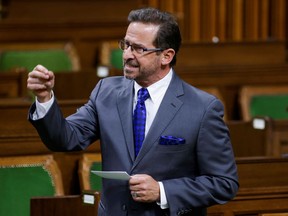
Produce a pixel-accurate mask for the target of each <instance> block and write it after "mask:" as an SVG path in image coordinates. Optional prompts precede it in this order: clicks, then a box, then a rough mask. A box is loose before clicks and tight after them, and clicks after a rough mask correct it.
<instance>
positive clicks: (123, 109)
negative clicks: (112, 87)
mask: <svg viewBox="0 0 288 216" xmlns="http://www.w3.org/2000/svg"><path fill="white" fill-rule="evenodd" d="M132 103H133V82H129V84H128V85H127V87H126V88H124V89H123V91H120V92H119V94H118V97H117V107H118V112H119V117H120V119H121V125H122V130H123V134H124V137H125V140H126V145H127V149H128V151H129V154H130V157H131V160H132V161H133V160H134V158H135V153H134V140H133V125H132V122H133V120H132V116H133V115H132V113H133V110H132V109H133V106H132Z"/></svg>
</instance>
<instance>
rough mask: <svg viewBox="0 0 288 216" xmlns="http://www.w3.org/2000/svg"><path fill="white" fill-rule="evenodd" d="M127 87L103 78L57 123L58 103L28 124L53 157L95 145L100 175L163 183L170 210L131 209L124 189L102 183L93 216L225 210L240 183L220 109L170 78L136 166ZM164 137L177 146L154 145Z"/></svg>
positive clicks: (116, 182)
mask: <svg viewBox="0 0 288 216" xmlns="http://www.w3.org/2000/svg"><path fill="white" fill-rule="evenodd" d="M133 82H134V81H131V80H128V79H126V78H124V77H109V78H105V79H103V80H101V81H99V82H98V84H97V86H96V87H95V89H94V90H93V91H92V93H91V95H90V99H89V101H88V102H87V104H85V105H84V106H82V107H80V108H79V109H78V110H77V112H76V113H75V114H73V115H71V116H69V117H67V118H66V119H65V118H63V116H62V114H61V111H60V109H59V106H58V104H57V101H56V100H55V102H54V104H53V105H52V107H51V108H50V110H49V112H48V113H47V115H46V116H45V117H44V118H42V119H39V120H36V121H33V120H32V119H31V116H32V113H33V112H34V111H35V104H33V105H32V106H31V109H30V114H29V119H30V121H31V123H32V124H33V125H34V126H35V128H36V129H37V131H38V133H39V135H40V137H41V139H42V141H43V142H44V143H45V145H47V147H48V148H49V149H51V150H53V151H73V150H74V151H75V150H82V149H85V148H86V147H87V146H89V145H90V144H91V143H92V142H94V141H95V140H96V139H100V140H101V152H102V168H103V170H119V171H120V170H121V171H127V172H128V173H129V174H130V175H133V174H148V175H151V176H152V177H153V178H154V179H156V180H157V181H162V182H163V185H164V188H165V193H166V196H167V200H168V203H169V209H167V210H161V209H160V207H159V206H158V205H157V204H156V203H149V204H145V203H137V202H135V201H133V199H132V197H131V195H130V191H129V186H128V182H127V181H120V180H107V179H103V191H102V194H101V202H100V205H99V215H112V216H121V215H123V216H124V215H135V216H136V215H137V216H141V215H147V216H154V215H205V212H206V207H209V206H211V205H214V204H219V203H221V204H222V203H225V202H227V201H229V200H230V199H232V198H233V197H234V196H235V195H236V192H237V190H238V177H237V169H236V165H235V160H234V155H233V150H232V147H231V143H230V138H229V131H228V129H227V127H226V125H225V123H224V122H223V119H222V116H223V105H222V104H221V102H220V101H219V100H218V99H217V98H215V97H214V96H212V95H210V94H208V93H205V92H203V91H201V90H199V89H197V88H195V87H193V86H191V85H189V84H187V83H185V82H184V81H183V80H181V79H180V78H179V77H178V76H177V75H176V74H175V73H174V74H173V78H172V81H171V83H170V85H169V87H168V90H167V92H166V94H165V96H164V98H163V101H162V103H161V105H160V107H159V110H158V112H157V114H156V117H155V119H154V121H153V123H152V126H151V128H150V130H149V132H148V134H147V136H146V138H145V140H144V143H143V146H142V148H141V150H140V153H139V155H138V156H137V158H136V159H135V155H134V144H133V129H132V113H133V112H132V102H133ZM163 136H173V137H176V140H177V139H180V138H181V139H183V142H181V143H177V142H173V140H172V142H164V143H163V142H159V141H160V138H161V137H163Z"/></svg>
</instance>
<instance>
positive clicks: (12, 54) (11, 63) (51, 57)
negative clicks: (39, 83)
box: [0, 50, 72, 72]
mask: <svg viewBox="0 0 288 216" xmlns="http://www.w3.org/2000/svg"><path fill="white" fill-rule="evenodd" d="M38 64H41V65H43V66H45V67H46V68H49V70H51V71H54V72H55V71H56V72H57V71H71V70H72V62H71V60H70V58H69V56H68V54H67V53H66V52H65V51H64V50H36V51H8V52H3V53H1V56H0V70H1V71H7V70H11V69H13V68H17V67H24V68H26V69H27V70H28V71H32V70H33V68H34V67H35V66H36V65H38Z"/></svg>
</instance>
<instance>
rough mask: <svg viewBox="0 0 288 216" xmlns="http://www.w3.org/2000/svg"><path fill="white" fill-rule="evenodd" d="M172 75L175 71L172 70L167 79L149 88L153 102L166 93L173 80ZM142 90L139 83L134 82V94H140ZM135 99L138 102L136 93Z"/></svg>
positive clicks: (164, 78)
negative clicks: (139, 91)
mask: <svg viewBox="0 0 288 216" xmlns="http://www.w3.org/2000/svg"><path fill="white" fill-rule="evenodd" d="M172 75H173V70H172V68H171V69H170V71H169V72H168V74H167V75H166V76H165V77H163V78H162V79H161V80H159V81H157V82H156V83H153V84H152V85H150V86H148V87H147V89H148V91H149V95H150V99H151V100H152V102H154V101H156V100H157V99H158V98H159V97H160V96H161V94H162V93H163V94H164V93H165V92H166V90H167V88H168V86H169V84H170V81H171V79H172ZM140 88H142V86H140V85H139V84H138V83H137V82H134V92H138V90H139V89H140ZM134 99H135V100H136V101H137V93H135V95H134Z"/></svg>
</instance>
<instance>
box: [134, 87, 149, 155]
mask: <svg viewBox="0 0 288 216" xmlns="http://www.w3.org/2000/svg"><path fill="white" fill-rule="evenodd" d="M149 97H150V95H149V92H148V90H147V89H146V88H141V89H139V91H138V97H137V104H136V107H135V110H134V115H133V130H134V144H135V157H136V156H137V155H138V153H139V151H140V148H141V146H142V143H143V140H144V137H145V124H146V107H145V100H146V99H147V98H149Z"/></svg>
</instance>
